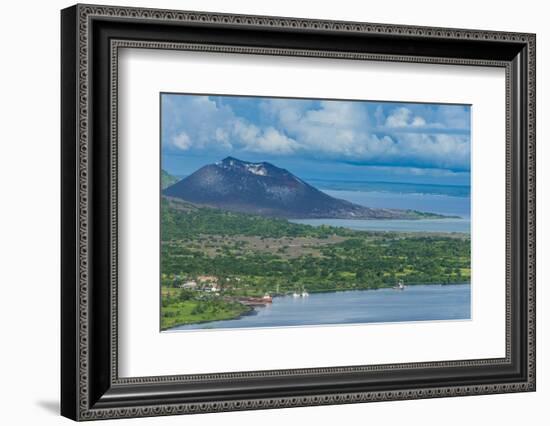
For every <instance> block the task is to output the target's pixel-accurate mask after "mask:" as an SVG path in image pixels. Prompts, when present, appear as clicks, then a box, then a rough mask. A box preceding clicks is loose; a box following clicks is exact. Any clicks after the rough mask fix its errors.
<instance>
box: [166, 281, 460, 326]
mask: <svg viewBox="0 0 550 426" xmlns="http://www.w3.org/2000/svg"><path fill="white" fill-rule="evenodd" d="M470 318H471V311H470V284H456V285H437V284H431V285H414V286H408V287H407V288H406V289H405V290H402V291H401V290H393V289H380V290H357V291H342V292H334V293H317V294H310V295H309V297H299V298H294V297H292V296H283V297H275V298H274V300H273V303H272V304H270V305H266V306H265V307H262V308H256V309H255V311H254V314H253V315H246V316H243V317H241V318H238V319H233V320H226V321H212V322H209V323H204V324H192V325H184V326H179V327H174V328H172V329H171V330H206V329H220V328H254V327H288V326H307V325H327V324H364V323H380V322H405V321H441V320H467V319H470Z"/></svg>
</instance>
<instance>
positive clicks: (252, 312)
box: [161, 282, 471, 331]
mask: <svg viewBox="0 0 550 426" xmlns="http://www.w3.org/2000/svg"><path fill="white" fill-rule="evenodd" d="M406 285H407V286H411V287H414V286H440V287H447V286H453V285H471V283H470V282H460V283H449V284H446V283H445V284H443V283H416V284H406ZM387 289H389V290H392V289H393V287H390V286H388V287H378V288H364V289H341V290H321V291H315V290H313V291H310V292H309V294H310V295H313V294H326V293H344V292H350V291H360V292H364V291H378V290H387ZM396 291H398V290H396ZM399 291H401V290H399ZM271 297H272V298H273V299H275V298H276V297H279V298H280V297H292V293H285V294H274V295H272V296H271ZM301 298H302V297H300V299H301ZM239 303H240V302H239ZM266 304H267V303H266ZM266 304H264V305H261V306H260V305H256V306H251V305H245V304H243V306H246V307H248V308H249V309H248V310H247V311H246V312H243V313H240V314H238V315H237V316H235V317H232V318H225V319H215V320H202V321H196V322H190V323H185V324H178V325H174V326H172V327H170V328H166V329H161V331H170V330H172V331H174V330H177V327H181V326H187V325H196V324H206V323H211V322H217V321H231V320H237V319H241V318H243V317H246V316H252V315H257V314H258V311H257V309H256V308H260V307H261V308H265V305H266Z"/></svg>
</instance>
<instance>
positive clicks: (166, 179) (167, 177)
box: [160, 170, 180, 189]
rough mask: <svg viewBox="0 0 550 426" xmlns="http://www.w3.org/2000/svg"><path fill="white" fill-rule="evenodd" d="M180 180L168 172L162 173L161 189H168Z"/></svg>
mask: <svg viewBox="0 0 550 426" xmlns="http://www.w3.org/2000/svg"><path fill="white" fill-rule="evenodd" d="M179 180H180V179H179V178H178V177H176V176H173V175H171V174H170V173H168V172H167V171H166V170H161V171H160V187H161V188H162V189H165V188H168V187H169V186H171V185H173V184H175V183H176V182H177V181H179Z"/></svg>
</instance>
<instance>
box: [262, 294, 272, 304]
mask: <svg viewBox="0 0 550 426" xmlns="http://www.w3.org/2000/svg"><path fill="white" fill-rule="evenodd" d="M262 300H263V301H264V302H266V303H272V302H273V298H272V297H271V295H270V294H269V293H266V294H264V297H262Z"/></svg>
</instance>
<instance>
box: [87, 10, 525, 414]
mask: <svg viewBox="0 0 550 426" xmlns="http://www.w3.org/2000/svg"><path fill="white" fill-rule="evenodd" d="M77 16H78V64H77V67H78V77H77V80H78V81H77V89H78V108H79V109H78V160H77V163H78V164H77V169H78V172H77V176H78V239H77V241H78V272H79V274H78V296H77V297H78V337H79V339H78V361H79V362H78V372H77V382H78V398H77V400H78V410H77V411H78V413H77V414H78V418H79V419H80V420H93V419H105V418H113V417H119V418H122V417H142V416H161V415H173V414H189V413H206V412H218V411H233V410H250V409H267V408H282V407H295V406H311V405H327V404H345V403H356V402H369V401H385V400H404V399H418V398H435V397H444V396H465V395H476V394H488V393H506V392H518V391H531V390H534V389H535V36H534V35H533V34H522V33H511V32H494V31H479V30H463V29H447V28H435V27H434V28H430V27H416V26H401V25H387V24H369V23H357V22H337V21H325V20H312V19H296V18H281V17H265V16H246V15H232V14H217V13H203V12H187V11H170V10H157V9H141V8H126V7H104V6H94V5H78V11H77ZM94 17H117V18H128V19H139V20H140V21H144V20H145V21H153V22H154V21H174V22H191V23H205V24H224V25H232V24H233V25H239V26H251V27H256V28H292V29H311V30H317V31H327V32H331V31H333V32H334V31H338V32H351V33H353V32H356V33H373V34H384V35H389V36H391V35H411V36H415V37H426V38H432V37H433V38H448V39H465V40H486V41H491V40H494V41H508V42H518V43H524V44H526V45H527V56H528V73H527V80H528V81H527V91H528V93H527V97H528V117H527V123H528V124H527V126H528V129H527V130H528V141H527V143H528V146H527V150H528V159H527V163H528V182H527V203H528V217H527V222H528V239H529V241H528V247H527V272H528V282H527V283H526V285H527V292H528V298H527V305H528V324H527V327H528V330H527V353H528V360H527V361H528V364H527V366H528V379H527V381H526V382H518V383H499V384H493V385H479V386H450V387H436V388H424V389H415V388H411V389H403V390H395V391H379V392H356V393H335V394H326V395H311V396H302V397H277V398H265V399H248V400H227V401H223V400H222V401H216V402H207V403H197V404H195V403H176V404H165V405H156V406H143V407H137V408H112V409H94V408H91V409H90V407H89V389H88V374H89V362H88V361H89V359H88V353H89V336H88V320H89V319H88V306H89V301H88V268H89V264H88V232H89V225H88V224H89V221H88V220H89V219H88V214H89V204H88V200H89V194H88V184H89V182H88V179H89V178H88V176H89V172H88V167H89V164H88V150H89V146H88V144H89V141H88V132H89V121H88V112H89V111H90V108H89V92H88V89H89V81H88V79H89V68H88V64H89V62H88V55H89V53H90V52H89V43H90V40H89V28H90V20H91V19H92V18H94ZM119 48H148V49H151V48H153V49H172V50H196V51H209V52H225V53H238V54H262V55H285V56H289V55H292V56H310V57H325V58H334V59H363V60H375V61H396V62H424V63H444V64H456V65H478V66H494V67H505V68H506V87H507V90H506V115H507V120H506V121H507V128H506V172H507V173H506V174H507V179H506V199H507V201H506V204H507V205H506V207H507V212H506V227H507V230H506V233H507V245H506V357H505V358H500V359H482V360H464V361H449V362H430V363H414V364H388V365H374V366H349V367H327V368H317V369H300V370H273V371H259V372H242V373H220V374H210V375H187V376H160V377H136V378H119V377H118V373H117V350H116V348H117V342H118V328H117V303H118V302H117V291H116V289H117V262H116V258H117V220H116V219H117V211H116V202H117V169H116V164H117V161H116V159H117V143H116V141H117V136H118V135H117V126H116V117H117V96H116V95H117V78H116V77H117V67H118V49H119ZM110 84H111V86H110V88H111V158H112V160H113V162H112V164H113V167H112V169H111V205H112V210H111V219H112V220H111V237H112V238H111V285H112V300H111V339H112V340H111V344H112V348H113V350H112V359H111V365H112V368H111V380H112V382H113V383H119V384H124V383H136V384H137V383H142V384H146V383H168V382H172V383H173V382H178V381H201V380H202V381H203V380H219V379H231V378H245V377H272V376H289V375H291V376H299V375H304V374H330V373H342V372H362V371H380V370H385V369H400V368H401V369H403V368H425V367H449V366H477V365H488V364H506V363H509V362H510V329H511V326H510V324H511V314H510V297H511V290H510V288H511V285H510V254H511V248H510V225H511V224H510V210H511V196H510V195H511V194H510V191H511V182H510V163H511V149H510V145H511V144H510V141H511V136H510V135H511V129H510V128H509V120H508V118H509V117H510V114H511V105H510V103H511V100H510V90H511V89H510V68H509V65H507V63H505V62H499V61H483V60H469V59H460V58H456V59H455V58H419V57H413V56H396V55H380V54H377V55H371V54H360V53H343V52H326V51H312V50H296V49H293V50H290V49H271V48H252V47H236V46H216V45H203V44H201V45H198V44H197V45H195V44H183V43H164V42H145V41H132V40H112V41H111V78H110Z"/></svg>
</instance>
